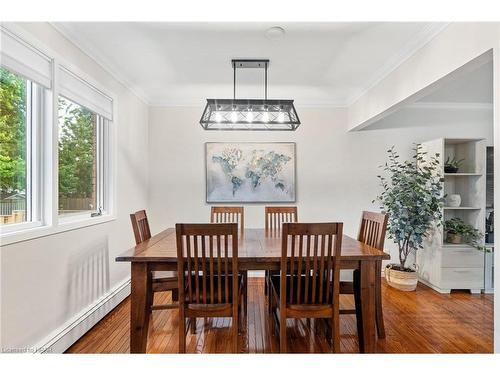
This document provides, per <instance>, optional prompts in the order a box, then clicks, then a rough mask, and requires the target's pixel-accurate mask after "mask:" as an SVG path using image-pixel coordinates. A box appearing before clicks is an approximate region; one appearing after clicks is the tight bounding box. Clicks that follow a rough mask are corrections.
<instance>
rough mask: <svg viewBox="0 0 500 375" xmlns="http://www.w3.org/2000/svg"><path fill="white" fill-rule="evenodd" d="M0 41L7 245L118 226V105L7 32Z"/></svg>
mask: <svg viewBox="0 0 500 375" xmlns="http://www.w3.org/2000/svg"><path fill="white" fill-rule="evenodd" d="M0 39H1V41H2V48H1V49H0V63H1V65H0V234H1V237H2V244H4V243H14V242H17V241H22V240H25V239H29V238H34V237H37V236H39V235H46V234H50V233H56V232H58V231H60V230H66V229H67V228H76V227H79V226H83V225H89V224H93V223H98V222H104V221H107V220H113V216H112V215H111V213H112V210H113V209H114V205H113V200H112V199H110V197H112V188H113V183H114V179H113V178H112V174H111V173H110V170H111V169H112V168H111V167H112V166H113V163H112V162H111V158H110V155H111V150H110V145H111V144H112V142H111V140H112V139H111V138H112V134H113V133H112V131H111V130H110V129H112V127H111V124H112V121H113V99H112V98H111V97H109V96H108V95H106V94H104V93H103V92H102V91H100V90H99V89H98V88H96V87H95V86H94V85H93V84H92V83H90V82H91V81H92V79H91V78H88V79H87V77H86V75H85V73H83V72H81V73H79V74H75V72H73V71H72V70H69V69H67V68H65V67H64V66H63V65H62V59H61V60H59V58H56V59H53V58H51V57H50V56H49V55H47V54H46V53H45V52H44V51H42V50H40V49H38V48H37V47H36V46H34V45H32V44H30V43H28V42H26V41H25V40H24V39H22V38H21V37H19V36H18V35H17V34H15V33H12V32H11V31H10V30H8V29H7V28H5V27H4V26H3V25H0ZM54 78H56V79H54ZM101 215H106V216H105V217H102V218H100V219H93V218H94V217H95V216H101ZM86 218H88V219H89V220H85V219H86ZM81 219H84V220H81ZM35 227H36V228H35ZM38 227H39V228H38ZM32 229H34V230H32ZM4 241H6V242H4Z"/></svg>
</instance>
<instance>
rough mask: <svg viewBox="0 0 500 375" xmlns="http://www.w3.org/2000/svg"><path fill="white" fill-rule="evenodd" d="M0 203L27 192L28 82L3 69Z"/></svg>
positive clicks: (0, 85)
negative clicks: (0, 200) (4, 199)
mask: <svg viewBox="0 0 500 375" xmlns="http://www.w3.org/2000/svg"><path fill="white" fill-rule="evenodd" d="M0 146H1V147H0V199H3V198H6V197H7V196H10V195H12V194H16V193H24V192H25V189H26V80H24V79H23V78H21V77H19V76H17V75H15V74H12V73H11V72H9V71H8V70H6V69H3V68H0Z"/></svg>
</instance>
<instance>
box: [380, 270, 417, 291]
mask: <svg viewBox="0 0 500 375" xmlns="http://www.w3.org/2000/svg"><path fill="white" fill-rule="evenodd" d="M392 267H393V265H392V264H388V265H387V266H386V267H385V280H386V281H387V284H389V285H390V286H392V287H393V288H396V289H398V290H402V291H405V292H411V291H414V290H415V289H417V283H418V275H417V271H399V270H396V269H393V268H392Z"/></svg>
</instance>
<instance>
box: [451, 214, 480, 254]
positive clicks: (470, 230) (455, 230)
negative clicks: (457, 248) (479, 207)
mask: <svg viewBox="0 0 500 375" xmlns="http://www.w3.org/2000/svg"><path fill="white" fill-rule="evenodd" d="M444 230H445V231H446V233H451V234H456V235H460V236H461V237H462V240H463V243H466V244H468V245H470V246H474V247H475V248H476V249H478V250H484V249H485V247H484V246H483V245H482V241H483V234H482V233H481V232H480V231H479V230H477V229H476V228H474V227H473V226H472V225H469V224H466V223H465V222H464V221H463V220H462V219H460V218H458V217H454V218H452V219H450V220H446V221H445V222H444Z"/></svg>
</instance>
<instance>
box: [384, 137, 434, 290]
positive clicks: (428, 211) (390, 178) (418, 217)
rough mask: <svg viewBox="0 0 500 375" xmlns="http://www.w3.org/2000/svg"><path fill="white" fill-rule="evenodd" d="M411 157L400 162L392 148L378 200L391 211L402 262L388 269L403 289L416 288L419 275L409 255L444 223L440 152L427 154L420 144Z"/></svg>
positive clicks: (389, 229) (393, 282)
mask: <svg viewBox="0 0 500 375" xmlns="http://www.w3.org/2000/svg"><path fill="white" fill-rule="evenodd" d="M413 151H414V155H413V158H412V159H411V160H406V161H400V160H399V155H398V154H397V153H396V151H395V150H394V146H393V147H392V148H391V149H389V150H388V151H387V152H388V153H389V161H388V162H386V163H385V165H384V166H382V167H381V168H383V169H384V171H385V173H386V176H377V177H378V178H379V179H380V184H381V186H382V192H381V193H380V195H379V196H377V198H376V200H377V201H378V202H379V203H380V208H381V210H382V211H383V212H385V213H387V214H389V220H388V226H387V233H388V236H389V238H391V239H392V240H393V241H394V242H395V243H396V244H397V245H398V250H399V263H397V264H389V265H387V266H386V268H385V277H386V280H387V282H388V284H389V285H391V286H393V287H395V288H397V289H400V290H407V291H410V290H415V288H416V287H417V282H418V277H417V272H416V270H415V268H412V267H410V266H409V265H408V264H407V262H408V256H409V255H410V254H411V253H415V252H416V251H417V250H418V249H421V248H422V247H423V246H422V244H423V241H424V239H425V238H426V237H427V233H428V231H429V230H430V229H431V228H432V227H433V226H435V225H436V226H439V225H441V220H442V207H443V196H442V190H443V184H442V182H443V178H442V176H441V170H440V163H439V154H435V155H434V156H430V157H425V155H426V153H425V152H424V151H423V150H422V148H421V146H420V145H417V146H416V147H415V148H414V149H413Z"/></svg>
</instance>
